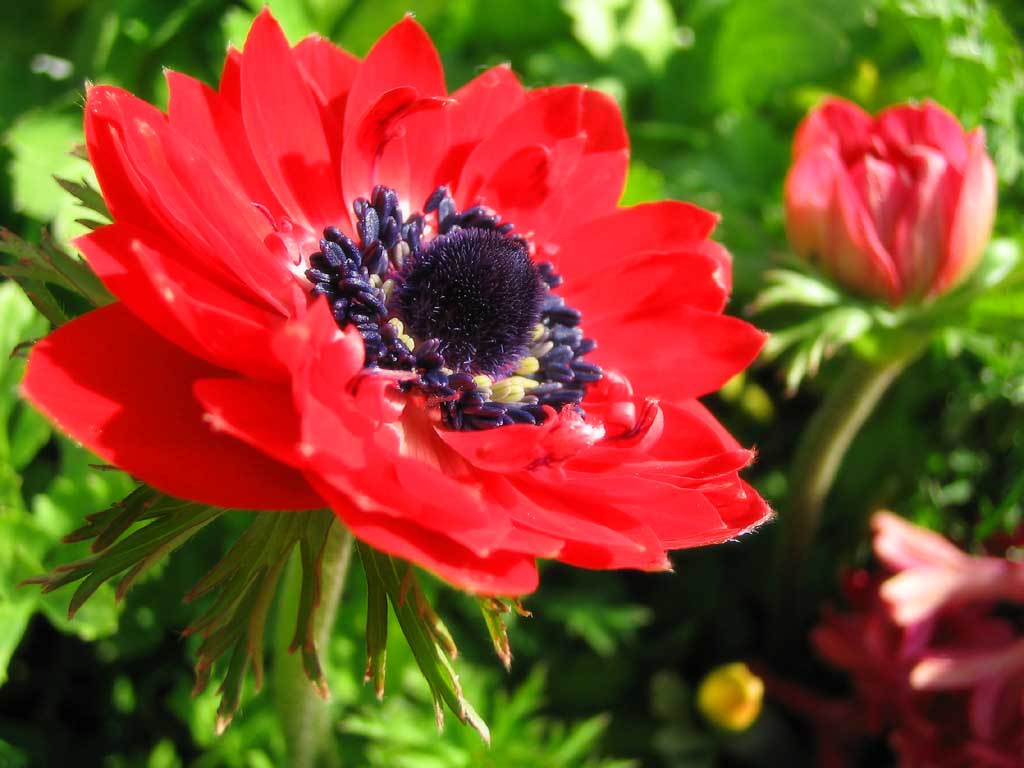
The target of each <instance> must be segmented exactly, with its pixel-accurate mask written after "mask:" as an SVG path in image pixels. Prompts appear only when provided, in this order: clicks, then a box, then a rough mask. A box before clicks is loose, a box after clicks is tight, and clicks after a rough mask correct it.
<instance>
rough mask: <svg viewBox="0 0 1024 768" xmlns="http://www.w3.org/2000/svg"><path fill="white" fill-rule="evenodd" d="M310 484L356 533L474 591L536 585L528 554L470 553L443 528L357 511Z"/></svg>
mask: <svg viewBox="0 0 1024 768" xmlns="http://www.w3.org/2000/svg"><path fill="white" fill-rule="evenodd" d="M314 483H316V484H317V486H318V487H319V488H320V490H321V492H322V493H323V494H324V497H325V498H326V499H327V500H328V502H329V503H330V505H331V508H332V509H334V511H335V513H336V514H337V515H338V517H339V518H340V519H341V521H342V522H343V523H345V525H346V526H348V528H349V529H350V530H351V531H352V533H354V534H355V535H356V537H358V538H359V539H361V540H362V541H365V542H366V543H367V544H369V545H370V546H372V547H373V548H375V549H379V550H381V551H382V552H387V553H388V554H391V555H396V556H398V557H401V558H403V559H405V560H409V561H411V562H413V563H415V564H416V565H419V566H421V567H423V568H426V569H427V570H428V571H432V572H433V573H435V574H437V575H438V576H440V577H441V578H442V579H444V580H445V581H447V582H449V583H451V584H453V585H454V586H456V587H458V588H459V589H464V590H466V591H468V592H472V593H475V594H479V595H508V596H512V595H523V594H527V593H529V592H532V591H534V590H535V589H536V588H537V583H538V579H537V565H536V562H535V560H534V558H533V557H531V556H529V555H523V554H519V553H515V552H507V551H497V552H493V553H491V554H489V555H487V556H486V557H480V556H477V555H474V554H473V553H472V552H471V551H469V550H468V549H466V548H465V547H462V546H459V545H458V544H456V543H455V542H454V541H453V540H452V539H450V538H449V537H447V536H445V535H444V534H443V533H438V532H434V531H429V530H426V529H424V528H421V527H420V526H418V525H417V524H416V523H414V522H412V521H411V520H400V519H397V518H392V517H388V516H386V515H379V514H368V513H365V512H362V511H360V510H359V509H356V508H355V507H353V506H352V504H351V503H350V502H349V500H348V498H347V497H345V496H344V495H343V494H340V493H338V492H337V491H336V490H334V489H333V488H331V487H330V486H328V485H325V484H324V485H322V484H320V483H319V482H317V481H316V480H314Z"/></svg>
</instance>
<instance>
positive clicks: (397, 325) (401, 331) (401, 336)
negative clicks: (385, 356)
mask: <svg viewBox="0 0 1024 768" xmlns="http://www.w3.org/2000/svg"><path fill="white" fill-rule="evenodd" d="M388 282H390V281H388ZM388 325H390V326H391V327H392V328H394V329H395V335H397V336H398V340H399V341H400V342H402V343H403V344H404V345H405V346H406V348H407V349H408V350H409V351H410V352H411V351H412V348H413V347H414V346H416V342H415V341H413V338H412V336H410V335H409V334H407V333H406V332H405V323H403V322H402V321H401V320H399V319H398V318H397V317H392V318H391V319H390V320H388Z"/></svg>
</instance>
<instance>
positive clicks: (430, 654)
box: [357, 542, 491, 743]
mask: <svg viewBox="0 0 1024 768" xmlns="http://www.w3.org/2000/svg"><path fill="white" fill-rule="evenodd" d="M357 546H358V548H359V557H360V559H361V560H362V563H363V569H364V570H365V571H366V580H367V583H370V582H372V581H374V580H376V581H377V582H378V583H379V584H380V586H382V587H383V589H384V591H385V592H386V593H387V596H388V599H389V601H390V602H391V609H392V610H393V611H394V612H395V616H396V617H397V618H398V624H399V626H400V627H401V628H402V634H403V635H405V639H406V641H407V642H408V643H409V648H410V649H411V650H412V653H413V657H414V658H415V659H416V664H417V665H418V666H419V668H420V672H421V673H422V674H423V677H424V679H425V680H426V681H427V685H428V686H429V687H430V692H431V695H432V696H433V699H434V712H435V714H436V717H437V725H438V728H441V727H442V726H443V725H444V708H445V707H447V708H448V709H449V710H450V711H451V712H452V713H454V714H455V716H456V717H458V718H459V720H461V721H462V722H463V723H466V724H468V725H470V726H472V727H473V728H474V729H476V731H477V732H478V733H479V734H480V736H481V738H483V740H484V741H485V742H488V743H489V742H490V738H491V736H490V731H489V730H488V728H487V724H486V723H485V722H484V721H483V719H482V718H481V717H480V716H479V715H478V714H477V713H476V710H474V709H473V707H472V706H471V705H470V703H469V702H468V701H466V698H465V696H463V693H462V686H461V685H460V684H459V677H458V675H457V674H456V673H455V669H454V667H453V666H452V662H451V658H450V657H452V656H454V643H452V642H451V635H450V634H448V631H447V629H445V628H444V625H443V624H442V623H441V622H440V619H438V618H437V616H436V614H434V612H433V610H432V609H431V610H430V611H429V613H424V611H423V609H424V606H429V603H428V602H427V600H426V597H425V596H423V593H422V591H421V590H420V587H419V584H418V582H417V580H416V576H415V574H414V573H413V571H412V567H411V566H410V565H409V564H407V563H404V562H402V561H400V560H396V559H395V558H393V557H391V556H389V555H386V554H383V553H382V552H378V551H376V550H375V549H373V548H372V547H369V546H367V545H366V544H364V543H362V542H357ZM410 595H413V599H412V600H410V599H408V598H409V596H410Z"/></svg>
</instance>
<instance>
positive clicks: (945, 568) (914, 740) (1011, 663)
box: [812, 513, 1024, 768]
mask: <svg viewBox="0 0 1024 768" xmlns="http://www.w3.org/2000/svg"><path fill="white" fill-rule="evenodd" d="M872 528H873V529H874V550H875V554H876V556H877V557H878V559H879V560H880V561H881V564H882V565H883V566H884V572H883V573H881V574H878V575H875V576H871V575H869V574H867V573H866V572H864V571H860V572H857V573H855V574H854V575H853V576H852V577H851V578H850V579H849V580H848V582H847V585H846V586H847V592H848V596H849V597H850V603H851V610H848V611H845V612H839V611H830V612H828V613H827V614H826V617H825V620H824V621H823V622H822V623H821V625H820V626H818V627H817V628H816V629H815V631H814V634H813V636H812V639H813V642H814V646H815V648H816V649H817V651H818V653H819V654H820V655H821V656H822V657H823V658H824V659H825V660H827V661H828V662H829V663H830V664H832V665H834V666H836V667H839V668H841V669H843V670H845V671H846V672H847V673H849V675H850V677H851V679H852V682H853V684H854V687H855V689H856V705H855V706H853V707H851V708H850V711H851V712H852V713H853V717H854V718H855V719H856V721H857V722H859V724H860V726H861V727H862V729H863V731H864V732H867V733H875V734H880V733H888V736H889V740H890V742H891V744H892V746H893V748H894V749H895V751H896V753H897V754H898V755H899V757H900V765H901V766H905V767H906V768H1012V767H1013V766H1019V765H1021V764H1022V763H1024V636H1022V635H1021V633H1020V628H1019V626H1016V623H1015V622H1014V620H1013V619H1012V618H1011V617H1012V613H1013V612H1014V609H1019V606H1020V603H1021V602H1022V600H1024V565H1022V564H1021V563H1018V562H1013V561H1010V560H1006V559H1003V558H995V557H972V556H970V555H968V554H966V553H965V552H962V551H961V550H959V549H957V548H956V547H955V546H953V544H952V543H950V542H949V541H947V540H946V539H944V538H943V537H942V536H940V535H938V534H937V533H934V532H932V531H928V530H925V529H923V528H919V527H917V526H914V525H911V524H910V523H908V522H907V521H906V520H903V519H902V518H899V517H897V516H895V515H892V514H889V513H878V514H876V515H875V517H874V519H873V521H872ZM997 606H1001V607H1002V608H1003V610H1002V611H1000V610H997ZM1007 609H1009V610H1007ZM1018 612H1019V611H1018Z"/></svg>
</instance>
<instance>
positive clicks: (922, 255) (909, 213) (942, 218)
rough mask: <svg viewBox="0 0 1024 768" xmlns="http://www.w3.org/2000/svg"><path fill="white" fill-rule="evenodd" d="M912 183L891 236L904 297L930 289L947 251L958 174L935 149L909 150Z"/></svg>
mask: <svg viewBox="0 0 1024 768" xmlns="http://www.w3.org/2000/svg"><path fill="white" fill-rule="evenodd" d="M907 159H908V163H909V164H910V166H911V168H912V173H913V177H914V178H913V183H912V185H911V186H910V189H909V194H908V196H907V200H906V205H905V206H904V209H903V211H902V212H901V216H900V219H899V221H898V222H897V224H896V231H895V235H894V237H893V250H892V252H891V253H892V260H893V263H894V264H895V265H896V269H897V271H898V272H899V274H900V281H901V284H902V289H903V296H904V297H908V296H909V297H914V298H920V297H922V296H924V295H926V294H927V292H928V290H929V289H930V288H931V286H932V283H933V281H934V279H935V276H936V274H937V273H938V271H939V269H941V267H942V260H943V258H944V255H945V253H946V252H947V250H948V247H949V246H948V242H947V241H948V234H949V227H950V223H951V221H952V214H953V208H954V206H955V204H956V195H957V193H958V192H959V189H960V174H959V172H957V170H956V169H955V168H953V167H952V166H950V165H949V163H947V162H946V160H945V158H943V156H942V155H941V154H939V153H938V152H936V151H935V150H932V149H927V148H924V147H914V148H912V149H910V150H909V151H908V158H907Z"/></svg>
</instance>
